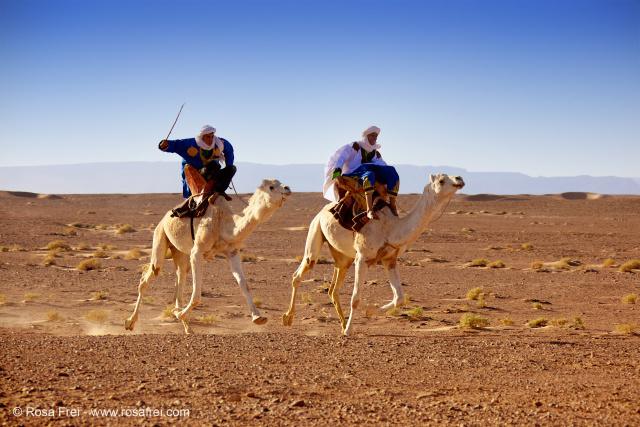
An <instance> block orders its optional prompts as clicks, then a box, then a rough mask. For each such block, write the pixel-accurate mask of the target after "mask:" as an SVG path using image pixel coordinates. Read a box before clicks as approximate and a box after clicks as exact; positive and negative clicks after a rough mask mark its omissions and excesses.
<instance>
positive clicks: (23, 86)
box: [0, 0, 640, 177]
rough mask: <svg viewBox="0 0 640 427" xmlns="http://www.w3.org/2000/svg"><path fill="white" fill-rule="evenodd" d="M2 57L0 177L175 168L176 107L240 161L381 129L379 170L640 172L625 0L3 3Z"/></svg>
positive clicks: (635, 10) (638, 66)
mask: <svg viewBox="0 0 640 427" xmlns="http://www.w3.org/2000/svg"><path fill="white" fill-rule="evenodd" d="M0 58H2V66H1V67H0V93H1V94H2V95H1V97H0V148H1V149H2V156H1V157H0V166H16V165H37V164H60V163H84V162H96V161H125V160H143V161H145V160H147V161H158V160H167V161H170V160H175V161H177V159H173V158H172V157H171V155H169V154H165V153H161V152H159V151H158V150H157V149H156V145H157V142H158V141H159V140H160V139H162V138H163V137H164V136H165V135H166V132H167V131H168V129H169V127H170V125H171V123H172V121H173V119H174V117H175V114H176V113H177V110H178V108H179V106H180V105H181V104H182V103H183V102H186V106H185V109H184V111H183V113H182V117H181V118H180V120H179V122H178V124H177V125H176V128H175V130H174V133H173V135H172V137H175V138H186V137H191V136H193V135H194V134H195V132H197V130H198V129H199V128H200V127H201V126H202V125H203V124H205V123H209V124H212V125H214V126H216V127H217V128H218V131H219V132H218V134H219V135H220V136H223V137H226V138H228V139H229V140H230V141H231V142H232V143H233V144H234V146H235V148H236V157H237V160H238V161H250V162H260V163H275V164H286V163H324V162H325V161H326V159H327V158H328V156H329V155H330V154H331V153H332V152H333V151H334V150H335V149H336V148H337V147H338V146H340V145H342V144H345V143H348V142H350V141H353V140H355V139H357V138H359V136H360V133H361V131H362V130H363V129H364V128H366V127H368V126H369V125H371V124H376V125H378V126H380V127H381V128H382V133H381V135H380V142H381V143H382V144H383V149H382V153H383V155H384V157H385V158H386V160H387V161H388V162H390V163H398V164H401V163H404V164H415V165H451V166H459V167H463V168H466V169H469V170H473V171H518V172H523V173H527V174H529V175H534V176H538V175H543V176H563V175H578V174H589V175H618V176H636V177H637V176H640V170H639V168H638V166H637V165H638V160H637V159H638V158H640V119H638V118H639V117H640V2H639V1H634V0H602V1H591V0H576V1H568V0H553V1H545V0H539V1H527V0H505V1H497V0H484V1H477V0H450V1H408V0H399V1H375V0H373V1H364V0H360V1H349V0H343V1H305V0H296V1H243V0H238V1H220V2H215V1H207V2H204V1H163V0H154V1H134V0H129V1H116V0H110V1H85V0H77V1H69V0H64V1H63V0H59V1H56V0H49V1H32V0H0ZM239 173H241V171H240V172H239Z"/></svg>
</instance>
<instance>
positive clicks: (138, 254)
mask: <svg viewBox="0 0 640 427" xmlns="http://www.w3.org/2000/svg"><path fill="white" fill-rule="evenodd" d="M144 255H145V254H144V253H143V252H142V251H141V250H140V249H138V248H133V249H130V250H129V251H128V252H127V253H126V254H125V256H124V259H128V260H132V259H135V260H138V259H140V258H142V257H143V256H144Z"/></svg>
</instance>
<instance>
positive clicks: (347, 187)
mask: <svg viewBox="0 0 640 427" xmlns="http://www.w3.org/2000/svg"><path fill="white" fill-rule="evenodd" d="M337 181H338V182H337V187H338V193H339V195H340V200H339V201H338V202H337V203H336V204H335V205H334V206H333V207H331V209H329V212H331V213H332V214H333V217H334V218H335V219H336V220H338V222H339V223H340V225H341V226H343V227H344V228H346V229H347V230H353V231H360V229H362V227H364V226H365V224H367V223H368V222H369V221H370V219H369V217H367V202H366V197H365V195H364V190H363V188H362V186H361V185H360V184H359V182H358V180H357V179H356V178H352V177H348V176H340V177H338V179H337ZM372 199H373V211H374V212H377V211H379V210H381V209H382V208H384V207H385V206H389V204H388V203H387V202H386V201H385V200H384V198H383V197H382V196H381V195H380V194H378V192H377V191H374V193H373V196H372Z"/></svg>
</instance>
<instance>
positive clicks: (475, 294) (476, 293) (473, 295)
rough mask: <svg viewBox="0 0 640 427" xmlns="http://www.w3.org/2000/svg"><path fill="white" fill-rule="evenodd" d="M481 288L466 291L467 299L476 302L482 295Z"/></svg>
mask: <svg viewBox="0 0 640 427" xmlns="http://www.w3.org/2000/svg"><path fill="white" fill-rule="evenodd" d="M482 293H483V291H482V288H472V289H469V290H468V291H467V299H468V300H471V301H474V300H477V299H478V298H479V297H480V295H482Z"/></svg>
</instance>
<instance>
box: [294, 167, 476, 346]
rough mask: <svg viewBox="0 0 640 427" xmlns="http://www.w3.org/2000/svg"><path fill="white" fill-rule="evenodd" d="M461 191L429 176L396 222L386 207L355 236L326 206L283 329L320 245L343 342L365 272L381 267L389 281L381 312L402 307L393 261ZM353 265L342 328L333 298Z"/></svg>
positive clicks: (457, 184)
mask: <svg viewBox="0 0 640 427" xmlns="http://www.w3.org/2000/svg"><path fill="white" fill-rule="evenodd" d="M462 187H464V181H463V180H462V177H459V176H454V177H452V176H449V175H445V174H438V175H430V176H429V182H428V183H427V185H426V186H425V187H424V190H423V192H422V195H421V196H420V198H419V199H418V201H417V203H416V204H415V206H413V208H412V209H411V211H409V213H408V214H407V215H405V216H403V217H397V216H395V215H393V214H392V212H391V210H390V209H389V207H385V208H383V209H382V210H380V211H379V212H378V219H376V220H371V221H369V222H368V223H367V224H366V225H365V226H364V227H362V229H361V230H360V231H359V232H353V231H351V230H347V229H345V228H343V227H342V226H341V225H340V224H339V223H338V221H337V220H336V219H335V218H334V217H333V215H332V214H331V212H329V209H330V208H331V207H332V206H333V205H334V203H329V204H327V205H326V206H325V207H324V208H323V209H322V210H321V211H320V212H319V213H318V214H317V215H316V216H315V218H314V219H313V220H312V221H311V224H310V226H309V232H308V234H307V241H306V244H305V249H304V257H303V259H302V262H301V263H300V266H299V267H298V269H297V270H296V271H295V273H294V274H293V277H292V280H291V286H292V293H291V302H290V305H289V310H288V311H287V312H286V313H285V314H283V315H282V323H283V325H285V326H291V324H292V323H293V317H294V315H295V303H296V292H297V289H298V285H300V282H301V281H302V279H303V277H304V275H305V274H306V273H307V272H308V271H309V270H311V269H312V268H313V266H314V264H315V263H316V260H317V259H318V256H319V255H320V250H321V249H322V245H323V244H324V242H327V244H328V245H329V250H330V252H331V255H332V256H333V259H334V261H335V264H334V270H333V278H332V280H331V285H330V287H329V297H330V298H331V302H332V303H333V305H334V307H335V309H336V312H337V313H338V317H339V318H340V323H341V326H342V333H343V334H344V335H345V336H346V335H349V333H350V332H351V328H352V324H353V323H352V322H353V315H354V312H355V310H356V309H357V307H358V304H359V302H360V297H359V293H358V291H359V288H360V285H361V284H362V283H364V281H365V276H366V273H367V269H368V267H369V266H372V265H375V264H378V263H381V264H382V265H383V267H384V269H385V270H386V271H387V275H388V277H389V284H390V285H391V289H392V291H393V299H392V300H391V301H390V302H389V303H388V304H385V305H383V306H382V307H381V308H382V309H383V310H386V309H389V308H391V307H399V306H401V305H402V304H403V302H404V294H403V291H402V284H401V281H400V274H399V273H398V268H397V259H398V256H399V255H401V254H402V253H404V252H405V251H406V250H407V248H408V247H409V245H411V244H412V243H413V242H415V241H416V240H417V239H418V237H419V236H420V235H421V234H422V232H424V231H425V230H427V228H428V226H429V224H430V223H431V222H433V221H434V220H436V219H438V218H439V215H440V214H441V213H442V212H443V211H444V209H445V207H446V205H447V204H448V203H449V201H450V200H451V198H452V197H453V195H454V194H455V193H456V192H457V191H458V190H460V189H461V188H462ZM354 262H355V280H354V285H353V293H352V295H351V312H350V313H349V320H348V321H346V322H345V316H344V314H343V313H342V308H341V306H340V299H339V295H338V292H339V290H340V287H341V286H342V284H343V282H344V279H345V275H346V273H347V270H348V269H349V267H350V266H351V264H353V263H354Z"/></svg>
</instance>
